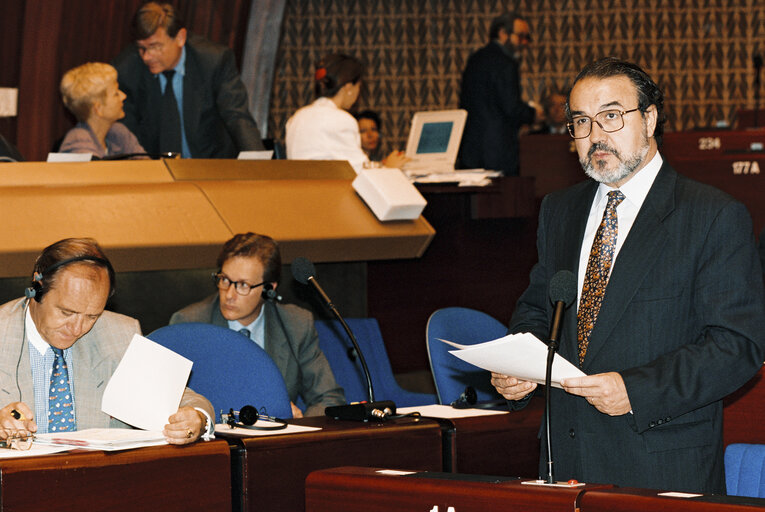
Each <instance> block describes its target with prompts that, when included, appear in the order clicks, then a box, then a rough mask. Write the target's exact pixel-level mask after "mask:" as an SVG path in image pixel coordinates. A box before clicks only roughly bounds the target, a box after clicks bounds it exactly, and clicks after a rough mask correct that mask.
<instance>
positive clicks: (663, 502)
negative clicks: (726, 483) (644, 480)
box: [580, 488, 765, 512]
mask: <svg viewBox="0 0 765 512" xmlns="http://www.w3.org/2000/svg"><path fill="white" fill-rule="evenodd" d="M659 492H661V491H655V490H650V489H630V488H613V489H597V490H593V491H587V492H585V493H584V495H583V496H582V498H581V500H580V510H581V511H582V512H662V511H666V512H686V511H687V512H753V510H755V509H762V508H763V507H765V499H760V498H739V497H736V496H711V495H710V496H706V495H705V496H700V497H698V498H675V497H670V496H659V495H658V494H659Z"/></svg>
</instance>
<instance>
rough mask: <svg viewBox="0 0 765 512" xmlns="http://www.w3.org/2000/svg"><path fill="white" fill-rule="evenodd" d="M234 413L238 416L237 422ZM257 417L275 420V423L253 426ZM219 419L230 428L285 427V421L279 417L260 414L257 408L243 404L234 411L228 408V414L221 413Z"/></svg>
mask: <svg viewBox="0 0 765 512" xmlns="http://www.w3.org/2000/svg"><path fill="white" fill-rule="evenodd" d="M236 415H238V416H239V421H238V422H237V421H236ZM258 418H262V419H264V420H269V421H273V422H276V423H277V425H269V426H265V427H264V426H255V423H256V422H257V421H258ZM221 421H222V422H223V423H225V424H227V425H228V426H229V427H231V428H234V427H239V428H248V429H250V430H282V429H284V428H287V423H286V422H285V421H284V420H282V419H279V418H274V417H273V416H266V415H264V414H260V413H259V412H258V410H257V409H256V408H255V407H253V406H252V405H245V406H244V407H242V409H241V410H239V411H235V410H234V409H229V410H228V414H221Z"/></svg>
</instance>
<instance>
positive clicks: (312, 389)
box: [298, 319, 345, 416]
mask: <svg viewBox="0 0 765 512" xmlns="http://www.w3.org/2000/svg"><path fill="white" fill-rule="evenodd" d="M304 332H305V336H304V337H303V339H301V340H299V342H298V350H299V353H298V357H299V358H300V376H301V377H300V379H301V388H302V389H301V395H303V401H304V402H305V404H306V411H305V415H306V416H323V415H324V408H325V407H328V406H332V405H342V404H344V403H345V393H344V392H343V388H341V387H340V386H339V385H338V384H337V381H336V380H335V376H334V374H333V373H332V369H331V368H330V366H329V362H328V361H327V358H326V356H324V353H323V352H322V351H321V349H320V348H319V334H318V333H317V332H316V328H315V327H314V325H313V320H312V319H311V322H310V327H309V328H308V329H306V330H305V331H304Z"/></svg>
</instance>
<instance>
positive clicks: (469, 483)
mask: <svg viewBox="0 0 765 512" xmlns="http://www.w3.org/2000/svg"><path fill="white" fill-rule="evenodd" d="M378 471H379V469H377V468H360V467H338V468H333V469H328V470H324V471H316V472H314V473H311V474H310V475H309V476H308V478H307V479H306V511H307V512H330V511H332V512H362V511H363V512H378V511H379V512H383V511H389V510H396V511H413V512H414V511H418V512H421V511H427V510H432V509H433V507H434V506H438V510H439V512H446V511H447V509H448V508H449V507H454V510H456V511H457V512H485V511H487V510H502V511H506V512H514V511H519V512H520V511H523V512H528V511H530V510H533V511H535V512H571V511H573V510H578V509H577V502H578V499H579V497H580V496H581V495H582V494H583V493H584V492H585V491H587V490H588V489H598V488H603V487H610V486H600V485H587V486H583V487H575V488H557V487H556V488H550V487H540V486H530V485H524V484H522V483H521V481H520V480H517V479H506V478H503V477H496V478H489V479H487V478H483V479H481V478H478V477H475V476H472V477H471V476H470V475H449V474H443V473H441V474H432V475H430V474H428V473H421V474H417V475H399V476H396V475H385V474H381V473H379V472H378ZM582 512H584V510H582Z"/></svg>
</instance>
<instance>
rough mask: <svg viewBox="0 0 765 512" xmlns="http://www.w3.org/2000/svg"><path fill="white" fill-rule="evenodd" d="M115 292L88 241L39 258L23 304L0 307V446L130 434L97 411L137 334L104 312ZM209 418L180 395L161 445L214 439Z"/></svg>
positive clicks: (202, 404)
mask: <svg viewBox="0 0 765 512" xmlns="http://www.w3.org/2000/svg"><path fill="white" fill-rule="evenodd" d="M113 291H114V269H113V268H112V266H111V263H109V260H108V259H106V256H105V255H104V253H103V251H102V250H101V248H100V247H99V246H98V244H97V243H96V241H95V240H93V239H90V238H68V239H65V240H61V241H58V242H56V243H54V244H52V245H50V246H48V247H46V248H45V249H44V250H43V252H42V253H41V254H40V256H38V258H37V261H36V262H35V266H34V273H33V277H32V286H31V287H30V288H28V289H27V291H26V293H25V295H26V297H24V298H20V299H15V300H12V301H11V302H8V303H6V304H4V305H2V306H0V339H2V340H3V343H2V346H0V388H2V389H3V391H4V393H5V395H4V397H5V398H4V402H5V406H4V407H3V408H2V409H0V439H7V438H10V437H21V438H25V437H28V436H29V435H30V433H33V432H38V433H47V432H63V431H73V430H83V429H88V428H106V427H111V428H130V426H129V425H127V424H125V423H122V422H121V421H119V420H117V419H115V418H112V417H111V416H109V415H108V414H106V413H105V412H103V411H102V410H101V400H102V398H103V394H104V389H105V388H106V385H105V384H106V383H107V382H109V379H111V377H112V374H113V373H114V371H115V369H116V368H117V365H118V364H119V363H120V361H121V360H122V356H123V354H124V353H125V351H126V350H127V348H128V345H129V344H130V341H131V340H132V339H133V335H134V334H140V333H141V329H140V327H139V325H138V321H137V320H136V319H134V318H130V317H127V316H123V315H119V314H117V313H112V312H110V311H104V308H105V307H106V301H107V300H108V298H109V297H110V296H111V294H112V293H113ZM54 377H55V379H56V381H55V385H54V381H53V379H54ZM54 403H55V404H56V405H53V404H54ZM213 417H214V412H213V409H212V405H211V404H210V402H209V401H207V399H205V398H204V397H203V396H201V395H199V394H197V393H194V392H193V391H192V390H190V389H189V388H186V390H185V391H184V393H183V398H182V399H181V407H180V408H179V409H178V412H176V413H175V414H173V415H172V416H170V417H169V418H168V424H167V425H165V429H164V435H165V439H166V440H167V441H168V442H169V443H171V444H188V443H193V442H194V441H196V440H197V439H199V437H200V436H202V435H207V434H211V433H212V428H213V422H212V421H211V420H210V419H211V418H213Z"/></svg>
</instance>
